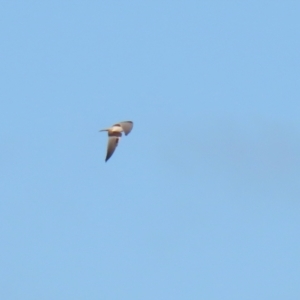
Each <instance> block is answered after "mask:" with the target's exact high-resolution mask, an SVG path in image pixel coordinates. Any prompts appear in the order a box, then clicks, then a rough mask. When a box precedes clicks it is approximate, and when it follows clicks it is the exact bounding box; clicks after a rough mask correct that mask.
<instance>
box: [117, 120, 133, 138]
mask: <svg viewBox="0 0 300 300" xmlns="http://www.w3.org/2000/svg"><path fill="white" fill-rule="evenodd" d="M118 125H119V126H121V127H122V129H123V130H124V132H125V135H128V134H129V133H130V131H131V129H132V127H133V122H131V121H124V122H119V123H117V124H115V125H114V126H118Z"/></svg>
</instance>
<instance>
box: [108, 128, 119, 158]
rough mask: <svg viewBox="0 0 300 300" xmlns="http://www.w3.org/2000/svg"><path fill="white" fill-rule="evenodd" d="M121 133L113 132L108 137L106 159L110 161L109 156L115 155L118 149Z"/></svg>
mask: <svg viewBox="0 0 300 300" xmlns="http://www.w3.org/2000/svg"><path fill="white" fill-rule="evenodd" d="M120 136H121V134H120V133H119V134H112V135H109V137H108V143H107V154H106V158H105V161H108V160H109V158H110V157H111V156H112V155H113V153H114V152H115V150H116V147H117V146H118V143H119V140H120Z"/></svg>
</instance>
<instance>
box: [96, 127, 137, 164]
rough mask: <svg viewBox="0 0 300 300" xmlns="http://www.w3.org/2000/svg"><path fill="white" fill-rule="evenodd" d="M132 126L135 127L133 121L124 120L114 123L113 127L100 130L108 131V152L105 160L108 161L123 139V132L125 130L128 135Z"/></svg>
mask: <svg viewBox="0 0 300 300" xmlns="http://www.w3.org/2000/svg"><path fill="white" fill-rule="evenodd" d="M132 127H133V122H131V121H124V122H120V123H117V124H114V125H113V126H112V127H109V128H106V129H102V130H100V131H107V134H108V144H107V154H106V158H105V161H108V160H109V158H110V157H111V156H112V155H113V153H114V151H115V149H116V147H117V146H118V143H119V141H120V139H121V136H122V132H124V133H125V135H128V134H129V133H130V131H131V130H132Z"/></svg>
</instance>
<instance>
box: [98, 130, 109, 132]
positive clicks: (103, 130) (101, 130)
mask: <svg viewBox="0 0 300 300" xmlns="http://www.w3.org/2000/svg"><path fill="white" fill-rule="evenodd" d="M101 131H108V129H101V130H99V132H101Z"/></svg>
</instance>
